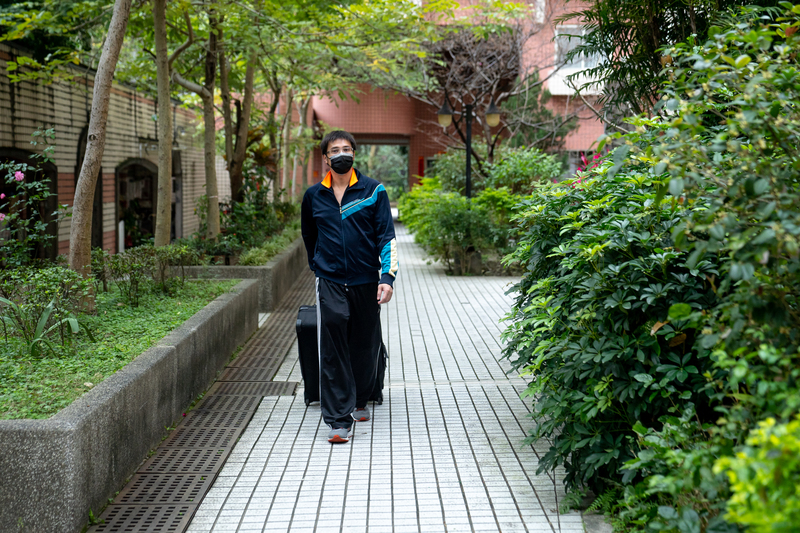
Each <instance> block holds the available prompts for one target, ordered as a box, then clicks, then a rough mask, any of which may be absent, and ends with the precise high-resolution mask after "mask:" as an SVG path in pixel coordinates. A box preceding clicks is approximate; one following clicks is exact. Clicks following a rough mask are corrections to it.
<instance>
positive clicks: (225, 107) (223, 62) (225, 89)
mask: <svg viewBox="0 0 800 533" xmlns="http://www.w3.org/2000/svg"><path fill="white" fill-rule="evenodd" d="M222 35H223V34H222V30H220V32H219V38H220V40H222V41H223V42H224V39H223V37H222ZM225 52H226V47H225V45H224V44H219V88H220V92H221V94H222V118H223V119H224V123H225V161H226V162H227V164H228V172H230V170H231V167H232V166H233V117H232V116H231V87H230V83H229V80H228V76H229V75H230V65H229V64H228V56H227V54H226V53H225ZM235 190H236V189H234V187H233V174H231V194H232V195H233V197H234V199H233V201H238V200H237V199H236V194H235V193H234V192H233V191H235Z"/></svg>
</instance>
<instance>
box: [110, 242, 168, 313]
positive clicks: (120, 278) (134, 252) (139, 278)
mask: <svg viewBox="0 0 800 533" xmlns="http://www.w3.org/2000/svg"><path fill="white" fill-rule="evenodd" d="M108 269H109V273H110V274H111V279H113V280H114V283H115V284H116V285H117V287H118V288H119V292H120V293H121V294H122V295H123V297H124V298H125V301H126V302H128V304H129V305H131V306H132V307H137V306H138V305H139V297H140V295H141V292H142V290H143V289H144V286H143V282H144V281H145V280H147V279H148V278H151V277H152V276H153V274H154V272H155V269H156V254H155V248H154V247H153V246H151V245H148V244H146V245H142V246H137V247H135V248H129V249H128V250H125V251H124V252H123V253H121V254H114V255H112V256H111V259H110V261H109V262H108Z"/></svg>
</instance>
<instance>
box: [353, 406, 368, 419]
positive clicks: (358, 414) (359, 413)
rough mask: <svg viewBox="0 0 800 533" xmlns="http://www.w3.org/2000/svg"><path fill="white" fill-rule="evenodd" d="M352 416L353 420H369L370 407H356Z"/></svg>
mask: <svg viewBox="0 0 800 533" xmlns="http://www.w3.org/2000/svg"><path fill="white" fill-rule="evenodd" d="M350 416H352V417H353V420H355V421H356V422H366V421H367V420H369V407H361V408H360V409H356V410H355V411H353V412H352V413H350Z"/></svg>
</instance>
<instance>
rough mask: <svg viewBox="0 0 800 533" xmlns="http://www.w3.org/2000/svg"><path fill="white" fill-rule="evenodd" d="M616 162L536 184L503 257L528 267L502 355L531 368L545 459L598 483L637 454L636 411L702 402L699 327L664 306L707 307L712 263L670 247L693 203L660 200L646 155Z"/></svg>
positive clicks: (645, 414) (644, 416)
mask: <svg viewBox="0 0 800 533" xmlns="http://www.w3.org/2000/svg"><path fill="white" fill-rule="evenodd" d="M654 136H655V135H654ZM632 140H633V139H632ZM638 141H639V142H640V143H641V144H642V145H646V144H647V143H648V142H652V138H650V137H648V138H643V139H639V140H638ZM612 165H613V162H612V161H606V162H605V163H604V164H603V165H601V166H598V167H597V168H596V169H593V171H592V172H590V173H587V174H582V175H579V177H578V178H576V179H573V180H568V181H565V182H562V183H559V184H554V183H544V184H541V185H539V186H538V188H537V190H536V191H535V192H534V194H533V196H532V197H531V198H530V199H528V200H525V201H523V206H524V207H523V211H522V212H521V214H520V215H519V217H518V222H519V224H520V226H521V232H522V237H521V241H520V245H519V246H518V248H517V250H516V251H515V252H514V254H512V255H511V256H509V257H508V258H507V261H512V260H513V261H518V262H520V263H521V265H522V266H523V268H525V270H526V271H527V275H526V276H525V277H524V278H523V280H522V281H521V282H520V284H519V285H518V286H517V287H516V289H517V292H518V293H519V296H518V298H517V302H516V304H515V306H514V308H513V310H512V312H511V314H510V315H509V317H508V318H509V320H511V321H512V324H511V326H510V327H509V329H508V330H507V331H506V333H505V337H506V338H507V339H509V341H510V342H509V344H508V347H507V349H506V354H507V355H508V356H509V357H513V356H514V355H516V356H517V357H516V359H515V360H514V361H513V363H514V365H515V367H517V368H519V369H520V370H524V371H525V372H526V373H531V374H534V375H535V376H536V380H535V381H534V382H532V383H531V385H530V387H529V389H528V391H527V394H528V395H531V396H534V397H536V398H537V401H536V415H537V419H540V423H539V424H538V425H537V427H536V429H535V430H534V432H533V434H532V435H533V438H535V439H541V438H547V439H551V442H552V446H551V447H550V450H549V451H548V452H547V454H545V456H544V457H543V458H542V461H541V463H540V470H546V469H553V468H555V467H556V466H559V465H564V467H565V468H566V483H567V485H568V486H570V487H572V486H580V485H587V486H589V487H590V488H592V489H593V490H595V491H597V492H602V491H603V490H604V489H605V486H604V485H605V483H604V482H603V481H602V480H604V479H618V477H619V476H618V471H619V469H620V467H621V466H622V464H623V463H624V462H625V461H627V460H629V459H631V458H632V457H633V454H634V453H635V449H636V447H635V440H636V439H635V433H634V431H633V429H632V428H633V426H634V424H635V423H636V422H637V421H639V420H643V421H644V422H645V424H647V425H648V426H653V425H656V424H658V420H659V418H660V417H661V416H663V415H666V414H668V413H669V412H670V409H671V408H672V407H673V406H674V405H676V404H683V403H685V402H686V401H689V400H694V401H696V402H698V403H705V404H707V403H708V395H709V392H708V391H707V387H706V383H707V381H706V378H705V377H703V374H704V373H705V372H708V371H710V370H709V369H710V368H711V361H710V358H709V351H708V350H707V349H705V350H699V349H694V348H693V340H694V338H695V336H696V333H697V332H696V327H695V326H694V325H692V324H690V323H688V322H687V321H686V320H671V319H670V318H669V309H670V306H672V305H673V304H675V303H681V302H690V303H691V305H692V306H694V307H696V308H699V309H706V308H709V307H710V306H712V305H713V304H714V301H715V299H714V294H713V291H712V290H711V285H710V284H709V282H708V280H707V279H706V278H707V277H708V276H714V275H716V274H717V265H716V264H715V263H714V262H713V261H710V260H705V261H702V262H701V263H699V264H697V265H695V266H694V267H693V268H690V267H689V266H687V264H686V259H687V254H686V253H685V252H683V251H680V250H677V249H676V248H675V247H674V246H673V244H672V242H671V234H670V232H671V230H672V228H673V227H674V226H676V225H677V224H678V223H680V221H681V220H682V218H684V217H686V216H687V215H688V214H689V213H690V209H688V208H686V207H683V206H681V205H680V204H679V203H678V202H670V203H659V202H657V201H656V200H657V197H658V195H659V191H660V190H661V189H662V188H663V186H664V185H663V184H664V182H663V179H662V178H661V177H660V176H659V175H657V174H655V173H654V172H653V171H652V170H653V164H652V162H649V161H647V160H638V161H629V162H628V164H627V165H626V166H625V167H624V169H623V170H620V171H619V172H617V173H616V174H614V175H613V176H612V175H611V173H610V172H609V171H610V170H611V168H612ZM698 207H699V206H698ZM709 415H710V413H708V414H706V416H709Z"/></svg>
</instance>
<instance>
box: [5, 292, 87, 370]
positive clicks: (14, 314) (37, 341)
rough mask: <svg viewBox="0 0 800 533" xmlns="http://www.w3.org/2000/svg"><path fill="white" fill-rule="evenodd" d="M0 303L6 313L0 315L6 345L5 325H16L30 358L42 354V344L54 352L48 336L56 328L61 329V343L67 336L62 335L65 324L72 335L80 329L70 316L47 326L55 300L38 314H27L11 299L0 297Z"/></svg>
mask: <svg viewBox="0 0 800 533" xmlns="http://www.w3.org/2000/svg"><path fill="white" fill-rule="evenodd" d="M0 303H2V304H3V306H4V310H5V312H6V314H4V315H0V321H2V322H3V331H4V333H5V339H6V345H8V333H7V330H6V326H7V325H9V326H12V327H13V326H16V328H17V329H18V331H20V332H21V333H22V336H23V337H24V338H25V340H26V342H27V347H26V350H27V351H28V352H29V353H30V356H31V357H32V358H38V357H40V356H41V355H42V346H44V347H45V348H48V349H49V350H50V353H52V354H55V353H56V351H55V348H54V346H53V343H51V342H50V338H49V337H50V334H51V333H53V332H54V331H56V330H57V329H58V330H60V331H61V343H62V344H64V342H65V339H66V338H68V337H66V338H65V336H64V329H65V326H69V329H67V330H66V331H67V333H71V334H73V335H74V334H77V333H78V332H79V331H80V328H79V327H78V321H77V319H75V318H74V317H70V316H67V317H64V318H60V319H57V320H55V323H54V324H51V325H50V326H49V327H48V323H49V322H51V316H52V315H53V311H55V307H54V303H55V302H50V303H48V304H47V305H46V306H45V308H44V309H43V310H42V313H41V315H39V316H36V315H34V314H28V313H27V312H26V310H25V308H23V307H22V306H20V305H17V304H16V303H15V302H12V301H11V300H7V299H5V298H0Z"/></svg>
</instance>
